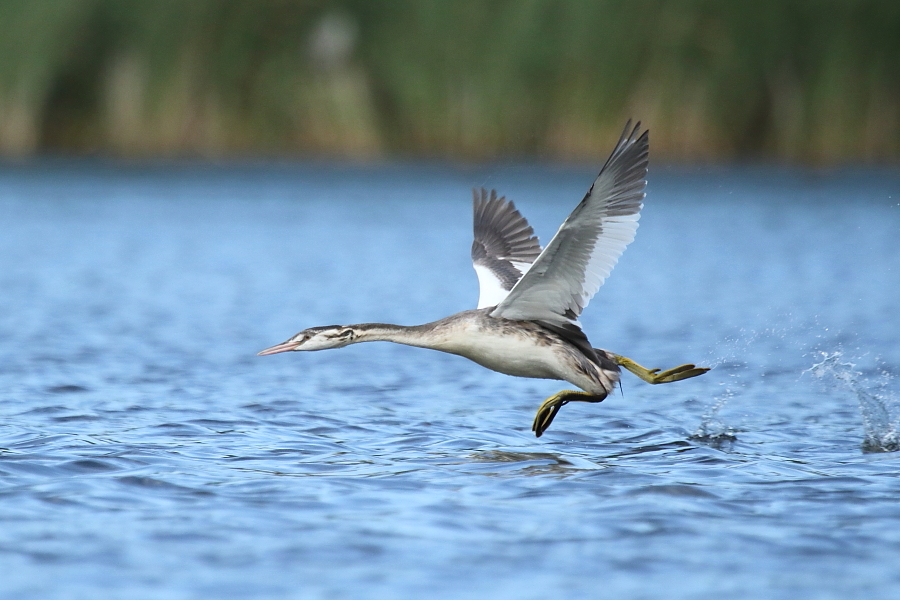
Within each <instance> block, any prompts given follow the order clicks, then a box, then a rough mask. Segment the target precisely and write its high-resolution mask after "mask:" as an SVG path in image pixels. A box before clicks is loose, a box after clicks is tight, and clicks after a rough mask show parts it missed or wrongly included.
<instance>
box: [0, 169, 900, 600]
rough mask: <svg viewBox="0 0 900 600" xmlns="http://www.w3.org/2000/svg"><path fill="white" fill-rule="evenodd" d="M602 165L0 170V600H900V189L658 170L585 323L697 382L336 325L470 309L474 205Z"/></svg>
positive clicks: (522, 198) (570, 190)
mask: <svg viewBox="0 0 900 600" xmlns="http://www.w3.org/2000/svg"><path fill="white" fill-rule="evenodd" d="M592 177H593V173H592V170H591V169H590V168H571V169H561V168H549V167H536V166H527V167H496V168H483V169H464V168H444V167H439V166H385V167H372V168H361V167H342V166H335V165H315V164H309V165H299V166H297V165H244V166H241V165H226V166H221V167H216V166H160V167H156V168H150V167H140V168H139V167H133V168H122V167H118V168H116V167H112V166H109V165H102V164H91V163H42V164H38V165H32V166H27V167H16V166H10V165H8V166H6V167H4V168H3V169H2V170H0V219H2V223H3V225H4V227H3V233H2V235H0V290H2V293H0V571H2V577H0V597H2V598H4V599H5V598H10V599H13V598H15V599H21V600H27V599H41V600H45V599H55V598H60V599H62V598H65V599H69V598H99V597H103V598H167V599H168V598H173V599H194V598H197V599H200V598H337V599H343V598H347V599H352V598H360V597H367V598H398V597H409V598H412V597H432V598H458V597H481V598H515V599H529V598H549V597H554V598H565V597H568V598H602V597H608V598H618V599H623V598H624V599H629V598H633V599H640V598H660V597H666V598H690V599H706V598H710V599H711V598H720V597H723V596H724V597H731V598H760V597H765V598H798V597H803V598H823V599H824V598H835V599H845V598H849V597H867V598H894V597H896V594H897V590H898V589H900V566H898V564H900V563H898V561H897V556H900V501H898V498H900V479H898V472H900V460H898V459H900V454H898V453H895V452H884V450H894V449H896V448H897V443H898V439H897V437H896V427H897V424H898V419H900V400H898V398H900V393H898V387H897V384H896V383H895V382H896V375H897V372H898V368H900V367H898V365H900V347H898V344H897V338H898V333H900V316H898V312H897V304H898V290H900V258H898V257H900V175H898V174H897V172H892V171H845V172H840V173H824V174H822V173H811V172H789V171H779V170H772V169H735V170H722V171H715V170H690V169H682V170H671V169H668V170H667V169H663V168H656V169H654V170H653V171H652V173H651V185H650V188H649V196H648V198H647V201H646V208H645V210H644V214H643V218H642V220H641V227H640V229H639V231H638V235H637V239H636V241H635V243H634V244H633V245H632V246H631V247H629V249H628V250H627V251H626V253H625V255H624V256H623V258H622V260H621V261H620V263H619V265H618V266H617V267H616V269H615V271H614V272H613V275H612V277H611V278H610V279H609V280H608V281H607V284H606V285H605V286H604V287H603V288H602V289H601V292H600V293H599V294H598V296H597V297H596V298H595V299H594V301H593V302H592V303H591V305H590V307H589V308H588V309H587V311H586V312H585V314H584V316H583V319H582V321H583V323H584V325H585V329H586V331H587V332H588V335H589V336H590V338H591V340H592V342H593V343H594V345H595V346H598V347H602V348H608V349H610V350H613V351H615V352H617V353H620V354H624V355H626V356H629V357H632V358H634V359H635V360H637V361H639V362H641V363H643V364H645V365H647V366H650V367H655V366H658V367H671V366H674V365H677V364H681V363H682V362H687V361H692V362H697V363H702V364H704V365H708V366H712V367H714V368H713V370H712V371H711V372H710V373H708V374H707V375H704V376H703V377H700V378H697V379H692V380H689V381H684V382H679V383H675V384H672V385H665V386H649V385H646V384H644V383H643V382H640V381H638V380H637V379H635V378H633V377H631V376H630V375H627V374H626V376H625V377H624V378H623V393H621V394H616V395H614V396H611V397H610V398H609V399H607V400H606V401H605V402H603V403H602V404H597V405H577V404H575V405H569V406H567V407H566V408H564V409H563V411H562V412H561V413H560V415H559V416H558V417H557V419H556V421H555V422H554V424H553V426H552V427H551V429H550V430H549V431H548V432H547V434H545V436H544V437H542V438H540V439H535V438H534V436H533V434H532V433H531V431H530V425H531V420H532V417H533V415H534V411H535V409H536V408H537V406H538V405H539V404H540V402H541V401H542V400H543V399H544V398H545V397H547V396H549V395H550V394H552V393H554V392H556V391H558V390H559V389H562V388H563V386H561V385H560V384H559V383H557V382H550V381H540V380H526V379H515V378H510V377H506V376H503V375H499V374H496V373H492V372H489V371H487V370H485V369H482V368H481V367H479V366H477V365H475V364H473V363H469V362H467V361H466V360H464V359H461V358H459V357H453V356H446V355H442V354H440V353H437V352H431V351H427V350H421V349H415V348H407V347H402V346H393V345H390V344H364V345H359V346H352V347H349V348H346V349H343V350H340V351H331V352H321V353H308V354H307V353H303V354H300V353H295V354H287V355H277V356H269V357H257V356H255V353H256V352H257V351H259V350H260V349H262V348H265V347H267V346H269V345H272V344H274V343H277V342H280V341H283V340H284V339H286V338H287V337H288V336H290V335H291V334H293V333H295V332H296V331H298V330H300V329H303V328H306V327H309V326H313V325H324V324H332V323H355V322H368V321H382V322H395V323H403V324H414V323H420V322H426V321H431V320H434V319H437V318H440V317H443V316H446V315H448V314H450V313H453V312H456V311H459V310H464V309H467V308H471V307H472V306H474V304H475V301H476V299H477V296H478V293H477V282H476V279H475V275H474V272H473V271H472V270H471V265H470V263H469V258H468V250H469V245H470V243H471V237H470V236H471V223H470V219H471V214H470V212H471V207H470V199H469V194H470V192H469V190H470V188H471V187H472V186H480V185H485V186H488V187H491V186H495V187H498V189H500V191H501V193H505V194H507V195H509V196H510V197H511V198H513V199H514V200H516V202H517V204H518V205H519V207H520V208H521V209H522V211H523V212H524V214H525V215H526V216H527V217H528V218H529V220H530V221H531V222H532V224H533V225H534V226H535V228H536V230H537V232H538V234H539V235H540V236H541V239H542V241H544V242H545V243H546V241H548V240H549V238H550V236H551V235H552V234H553V232H554V231H555V229H556V227H557V226H558V224H559V223H560V222H561V221H562V220H563V219H564V218H565V216H566V215H567V214H568V212H569V211H570V210H571V208H572V207H573V206H574V205H575V203H576V202H577V201H578V200H579V199H580V198H581V196H582V195H583V193H584V190H585V189H586V187H587V185H589V183H590V181H591V180H592Z"/></svg>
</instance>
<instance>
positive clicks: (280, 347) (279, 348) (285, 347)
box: [256, 342, 300, 356]
mask: <svg viewBox="0 0 900 600" xmlns="http://www.w3.org/2000/svg"><path fill="white" fill-rule="evenodd" d="M299 345H300V342H284V343H282V344H276V345H275V346H272V347H271V348H266V349H265V350H263V351H262V352H259V353H257V354H256V355H257V356H266V355H269V354H278V353H279V352H290V351H291V350H293V349H294V348H296V347H297V346H299Z"/></svg>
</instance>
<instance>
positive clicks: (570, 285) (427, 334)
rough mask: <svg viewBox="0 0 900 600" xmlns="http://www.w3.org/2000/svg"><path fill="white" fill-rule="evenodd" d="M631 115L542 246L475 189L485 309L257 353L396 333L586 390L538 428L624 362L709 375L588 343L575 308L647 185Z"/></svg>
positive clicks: (606, 263)
mask: <svg viewBox="0 0 900 600" xmlns="http://www.w3.org/2000/svg"><path fill="white" fill-rule="evenodd" d="M640 126H641V124H640V122H638V123H637V124H636V125H635V126H634V128H633V129H632V128H631V121H629V122H628V123H627V124H626V125H625V130H624V131H623V132H622V136H621V137H620V138H619V142H618V144H616V147H615V149H614V150H613V151H612V154H610V156H609V158H608V159H607V161H606V164H604V165H603V168H602V169H600V174H599V175H597V179H596V180H595V181H594V184H593V185H592V186H591V188H590V189H589V190H588V192H587V195H585V197H584V199H583V200H582V201H581V203H580V204H579V205H578V206H577V207H575V210H574V211H572V214H571V215H569V218H568V219H566V220H565V222H564V223H563V224H562V226H560V228H559V231H557V232H556V235H555V236H553V239H552V240H550V243H549V244H547V247H546V248H544V249H543V250H541V246H540V244H539V243H538V239H537V237H535V235H534V230H533V229H532V228H531V227H530V226H529V225H528V221H526V220H525V218H524V217H523V216H522V215H521V214H520V213H519V211H518V210H516V207H515V205H514V204H513V203H512V202H509V201H507V200H506V199H505V198H504V197H500V198H498V197H497V193H496V191H493V190H491V192H490V194H488V192H487V191H486V190H484V189H481V190H480V192H479V191H474V190H473V195H474V209H475V241H474V242H473V243H472V263H473V265H474V267H475V272H476V273H477V275H478V283H479V286H480V295H479V298H478V308H476V309H475V310H466V311H463V312H460V313H456V314H455V315H451V316H449V317H447V318H445V319H441V320H439V321H435V322H433V323H426V324H425V325H415V326H412V327H407V326H403V325H388V324H383V323H363V324H360V325H329V326H325V327H311V328H310V329H304V330H303V331H301V332H300V333H298V334H297V335H295V336H293V337H292V338H290V339H289V340H287V341H286V342H284V343H283V344H278V345H276V346H272V347H271V348H267V349H265V350H263V351H262V352H260V353H259V354H260V355H266V354H277V353H279V352H287V351H291V350H294V351H303V350H327V349H329V348H342V347H344V346H347V345H349V344H356V343H359V342H376V341H383V342H395V343H397V344H406V345H408V346H418V347H420V348H431V349H433V350H440V351H441V352H448V353H450V354H458V355H460V356H464V357H466V358H468V359H470V360H473V361H475V362H476V363H478V364H479V365H481V366H483V367H487V368H488V369H492V370H494V371H499V372H500V373H506V374H507V375H514V376H517V377H535V378H540V379H560V380H564V381H568V382H569V383H571V384H572V385H575V386H578V387H579V388H581V389H582V390H584V391H581V392H579V391H574V390H563V391H561V392H559V393H556V394H554V395H553V396H551V397H550V398H547V399H546V400H545V401H544V402H543V404H541V406H540V408H539V409H538V411H537V415H536V416H535V418H534V423H533V424H532V426H531V429H532V431H534V433H535V435H536V436H538V437H540V436H541V435H542V434H543V433H544V431H546V430H547V428H548V427H549V426H550V423H551V422H553V419H554V417H556V414H557V413H558V412H559V409H560V408H562V407H563V406H565V405H566V404H568V403H569V402H573V401H577V402H601V401H603V400H604V399H605V398H606V396H607V395H608V394H609V393H610V392H611V391H612V390H613V388H614V387H615V385H616V383H617V382H618V381H619V367H620V366H621V367H625V368H626V369H627V370H629V371H631V372H632V373H634V374H635V375H637V376H638V377H640V378H641V379H643V380H644V381H646V382H648V383H654V384H656V383H669V382H672V381H679V380H681V379H687V378H689V377H696V376H697V375H702V374H703V373H705V372H706V371H708V370H709V369H706V368H702V367H696V366H694V365H692V364H687V365H681V366H680V367H675V368H674V369H669V370H667V371H660V369H646V368H644V367H642V366H640V365H639V364H637V363H636V362H634V361H633V360H630V359H628V358H625V357H624V356H619V355H618V354H613V353H612V352H609V351H607V350H600V349H598V348H594V347H592V346H591V343H590V342H589V341H588V339H587V336H586V335H585V334H584V331H582V329H581V324H580V323H579V322H578V316H579V315H580V314H581V311H582V310H584V307H585V306H587V304H588V302H589V301H590V299H591V298H592V297H593V296H594V294H596V293H597V290H598V289H600V286H601V285H603V282H604V281H605V280H606V278H607V277H608V276H609V273H610V271H612V268H613V267H614V266H615V264H616V262H617V261H618V260H619V256H621V255H622V251H623V250H625V246H627V245H628V244H629V243H630V242H631V241H632V240H633V239H634V234H635V231H636V230H637V228H638V219H639V218H640V212H641V208H642V207H643V203H642V201H643V199H644V196H645V193H644V187H646V185H647V180H646V176H647V164H648V155H649V132H648V131H644V132H643V133H642V134H641V135H640V136H638V132H639V130H640Z"/></svg>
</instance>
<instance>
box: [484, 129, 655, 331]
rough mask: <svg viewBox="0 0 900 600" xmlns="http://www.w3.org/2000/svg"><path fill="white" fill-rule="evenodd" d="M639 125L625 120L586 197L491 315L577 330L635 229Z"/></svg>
mask: <svg viewBox="0 0 900 600" xmlns="http://www.w3.org/2000/svg"><path fill="white" fill-rule="evenodd" d="M640 127H641V124H640V123H638V124H637V125H635V126H634V129H631V121H630V120H629V121H628V124H626V125H625V131H623V132H622V137H621V138H619V143H618V144H616V148H615V149H614V150H613V151H612V154H611V155H610V156H609V158H608V159H607V161H606V164H604V165H603V168H602V169H601V170H600V174H599V175H598V176H597V179H596V180H595V181H594V184H593V185H592V186H591V189H590V190H588V193H587V195H586V196H585V197H584V199H583V200H582V201H581V203H580V204H579V205H578V206H577V207H576V208H575V210H574V211H572V214H571V215H569V218H568V219H566V220H565V222H564V223H563V224H562V226H561V227H560V228H559V231H557V232H556V235H555V236H553V239H552V240H551V241H550V243H549V244H547V247H546V248H544V251H543V252H542V253H541V255H540V256H539V257H538V258H537V260H535V261H534V264H533V265H532V266H531V268H530V269H529V270H528V272H527V273H526V274H525V276H524V277H522V279H520V280H519V283H518V284H516V286H515V287H514V288H513V289H512V291H510V293H509V295H507V296H506V298H505V299H504V300H503V301H502V302H501V303H500V304H499V305H498V306H497V308H496V309H494V310H493V311H492V312H491V316H492V317H504V318H506V319H513V320H533V321H539V322H541V323H543V324H545V325H549V326H551V327H553V328H557V329H564V330H568V331H572V330H573V329H575V328H578V329H576V331H579V332H580V325H579V323H578V316H579V315H581V311H582V310H584V307H585V306H587V304H588V302H589V301H590V299H591V298H592V297H593V296H594V294H596V293H597V290H599V289H600V286H601V285H603V282H604V281H605V280H606V278H607V277H608V276H609V273H610V271H612V268H613V267H614V266H615V264H616V262H618V260H619V257H620V256H621V255H622V251H623V250H625V246H627V245H628V244H629V243H630V242H631V241H632V240H633V239H634V233H635V231H637V228H638V219H639V218H640V212H641V208H642V207H643V204H642V201H643V199H644V196H645V194H644V187H645V186H646V185H647V179H646V177H647V165H648V155H649V149H650V143H649V135H648V132H647V131H644V133H643V134H642V135H640V137H637V135H638V131H639V129H640ZM582 335H583V334H582Z"/></svg>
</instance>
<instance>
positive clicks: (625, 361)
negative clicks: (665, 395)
mask: <svg viewBox="0 0 900 600" xmlns="http://www.w3.org/2000/svg"><path fill="white" fill-rule="evenodd" d="M609 354H610V355H611V356H612V357H613V359H614V360H615V361H616V362H617V363H619V365H620V366H622V367H625V368H626V369H627V370H629V371H631V372H632V373H634V374H635V375H637V376H638V377H640V378H641V379H643V380H644V381H646V382H647V383H652V384H657V383H672V382H673V381H681V380H682V379H690V378H691V377H696V376H697V375H703V374H704V373H706V372H707V371H709V369H707V368H706V367H698V366H696V365H690V364H688V365H681V366H680V367H675V368H674V369H668V370H666V371H660V370H659V369H647V368H645V367H642V366H641V365H639V364H637V363H636V362H634V361H633V360H631V359H630V358H625V357H624V356H619V355H618V354H613V353H612V352H610V353H609Z"/></svg>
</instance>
